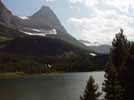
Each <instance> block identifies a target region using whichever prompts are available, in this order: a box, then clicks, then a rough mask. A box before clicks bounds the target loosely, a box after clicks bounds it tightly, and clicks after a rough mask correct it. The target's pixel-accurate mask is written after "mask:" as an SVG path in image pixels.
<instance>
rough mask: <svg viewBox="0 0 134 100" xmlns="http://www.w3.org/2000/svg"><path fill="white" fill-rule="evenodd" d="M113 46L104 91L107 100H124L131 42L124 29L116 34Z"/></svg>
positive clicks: (106, 71) (107, 66)
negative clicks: (125, 76) (125, 77)
mask: <svg viewBox="0 0 134 100" xmlns="http://www.w3.org/2000/svg"><path fill="white" fill-rule="evenodd" d="M112 45H113V47H112V49H111V53H110V57H109V61H108V63H107V65H106V69H105V79H106V80H105V81H104V84H103V85H104V87H103V91H104V92H105V100H123V99H124V93H125V92H124V91H125V85H124V83H125V82H124V75H125V71H126V69H127V67H126V65H125V64H126V61H127V58H128V54H129V53H128V51H129V42H128V40H127V39H126V37H125V36H124V34H123V30H122V29H121V30H120V33H118V34H116V37H115V39H114V40H113V42H112Z"/></svg>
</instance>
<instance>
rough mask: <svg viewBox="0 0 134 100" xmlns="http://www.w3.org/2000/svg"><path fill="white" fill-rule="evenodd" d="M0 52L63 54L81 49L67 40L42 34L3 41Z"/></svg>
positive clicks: (28, 54) (42, 54)
mask: <svg viewBox="0 0 134 100" xmlns="http://www.w3.org/2000/svg"><path fill="white" fill-rule="evenodd" d="M0 45H1V46H2V48H0V52H2V53H7V52H8V53H11V54H18V55H23V56H35V57H38V56H42V57H45V56H61V55H63V54H64V53H65V52H71V51H75V52H80V50H81V49H79V48H77V47H76V46H73V45H71V44H69V43H67V42H65V41H62V40H59V39H54V38H49V37H40V36H27V37H19V38H16V39H13V40H8V41H4V42H1V43H0Z"/></svg>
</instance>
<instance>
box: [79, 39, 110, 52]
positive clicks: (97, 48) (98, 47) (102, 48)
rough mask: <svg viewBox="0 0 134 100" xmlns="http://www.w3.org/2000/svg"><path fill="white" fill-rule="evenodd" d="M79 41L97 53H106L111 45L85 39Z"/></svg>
mask: <svg viewBox="0 0 134 100" xmlns="http://www.w3.org/2000/svg"><path fill="white" fill-rule="evenodd" d="M79 41H80V42H81V43H83V44H85V45H87V46H88V48H89V49H90V50H92V51H94V52H96V53H99V54H108V53H109V52H110V49H111V46H110V45H100V44H99V43H98V42H94V43H92V42H89V41H86V40H79Z"/></svg>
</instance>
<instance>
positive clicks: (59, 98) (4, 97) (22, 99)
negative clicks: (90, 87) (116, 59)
mask: <svg viewBox="0 0 134 100" xmlns="http://www.w3.org/2000/svg"><path fill="white" fill-rule="evenodd" d="M91 75H92V76H93V77H94V78H95V80H96V82H97V83H98V84H99V86H100V87H101V86H102V82H103V80H104V72H88V73H65V74H51V75H33V76H28V77H23V78H5V79H4V78H1V79H0V100H80V99H79V98H80V95H83V91H84V89H85V86H86V83H87V80H88V79H89V76H91Z"/></svg>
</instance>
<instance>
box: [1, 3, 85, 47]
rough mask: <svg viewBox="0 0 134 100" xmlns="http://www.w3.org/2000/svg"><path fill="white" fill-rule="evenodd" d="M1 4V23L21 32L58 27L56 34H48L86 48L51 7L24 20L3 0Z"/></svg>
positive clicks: (42, 9) (44, 7)
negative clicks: (68, 30)
mask: <svg viewBox="0 0 134 100" xmlns="http://www.w3.org/2000/svg"><path fill="white" fill-rule="evenodd" d="M0 5H2V6H1V8H0V24H3V25H5V26H8V27H11V28H14V29H17V30H20V31H21V32H22V31H24V30H25V28H31V29H39V30H40V29H43V30H51V29H56V31H57V34H56V35H49V34H48V36H49V37H53V38H57V39H61V40H64V41H66V42H69V43H71V44H73V45H77V46H79V47H81V48H86V46H85V45H84V44H82V43H80V42H79V41H78V40H76V39H75V38H74V37H72V36H71V35H70V34H69V33H68V32H67V31H66V30H65V28H64V27H63V25H62V24H61V23H60V21H59V19H58V17H57V16H56V14H55V13H54V12H53V11H52V9H51V8H50V7H48V6H43V7H42V8H41V9H40V10H38V11H37V12H35V13H34V14H33V15H31V16H29V19H27V20H23V19H21V18H19V17H18V16H15V15H13V14H12V12H11V11H10V10H8V9H7V8H6V6H5V5H4V4H3V3H2V1H1V2H0ZM3 20H4V21H3ZM25 31H26V30H25ZM86 49H87V48H86Z"/></svg>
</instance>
